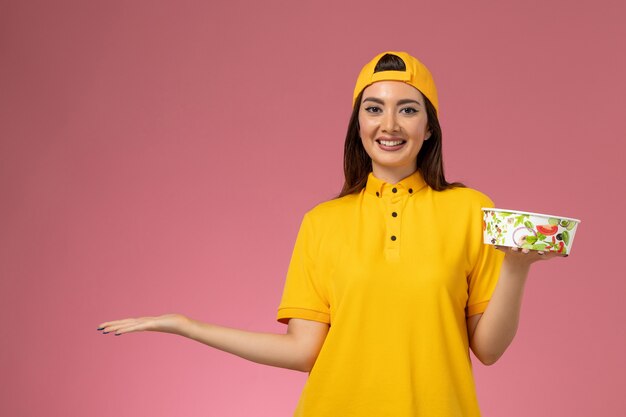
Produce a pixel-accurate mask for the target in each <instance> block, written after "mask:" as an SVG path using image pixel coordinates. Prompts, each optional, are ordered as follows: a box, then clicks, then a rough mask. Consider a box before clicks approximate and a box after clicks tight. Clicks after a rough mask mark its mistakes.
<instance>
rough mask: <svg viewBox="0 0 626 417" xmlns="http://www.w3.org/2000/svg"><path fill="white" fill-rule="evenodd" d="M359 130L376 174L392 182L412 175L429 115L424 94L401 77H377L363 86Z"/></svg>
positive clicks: (425, 136)
mask: <svg viewBox="0 0 626 417" xmlns="http://www.w3.org/2000/svg"><path fill="white" fill-rule="evenodd" d="M359 134H360V136H361V141H362V142H363V147H364V148H365V151H366V152H367V154H368V155H369V156H370V158H372V170H373V172H374V175H375V176H376V177H377V178H380V179H384V180H387V181H393V182H394V183H395V182H397V181H400V180H401V179H403V178H405V177H407V176H409V175H411V174H412V173H413V172H415V169H416V159H417V154H418V152H419V150H420V149H421V147H422V143H423V142H424V140H426V139H428V137H429V136H430V132H428V118H427V116H426V107H425V104H424V97H423V96H422V93H420V92H419V91H418V90H417V89H416V88H414V87H412V86H410V85H409V84H406V83H403V82H401V81H378V82H375V83H374V84H372V85H370V86H368V87H366V88H365V89H364V90H363V95H362V98H361V107H360V108H359Z"/></svg>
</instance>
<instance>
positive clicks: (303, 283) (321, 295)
mask: <svg viewBox="0 0 626 417" xmlns="http://www.w3.org/2000/svg"><path fill="white" fill-rule="evenodd" d="M318 248H319V244H318V242H317V241H316V236H315V230H314V225H313V222H312V220H311V215H310V213H307V214H305V215H304V218H303V219H302V223H301V225H300V230H299V231H298V236H297V238H296V243H295V246H294V249H293V254H292V256H291V261H290V263H289V268H288V270H287V278H286V281H285V287H284V290H283V296H282V300H281V302H280V305H279V307H278V314H277V320H278V321H279V322H281V323H285V324H286V323H288V322H289V319H291V318H299V319H306V320H314V321H319V322H323V323H330V306H329V302H328V297H326V296H325V291H324V290H323V285H322V283H321V282H320V280H321V277H320V276H319V275H320V274H319V271H318V269H319V268H318V264H317V263H316V262H315V260H316V258H317V250H318Z"/></svg>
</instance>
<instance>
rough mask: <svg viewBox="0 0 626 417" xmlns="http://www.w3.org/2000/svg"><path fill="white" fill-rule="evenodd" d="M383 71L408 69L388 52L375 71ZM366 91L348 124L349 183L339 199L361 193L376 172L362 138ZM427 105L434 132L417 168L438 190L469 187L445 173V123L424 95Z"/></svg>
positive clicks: (346, 173)
mask: <svg viewBox="0 0 626 417" xmlns="http://www.w3.org/2000/svg"><path fill="white" fill-rule="evenodd" d="M381 71H406V65H405V64H404V61H402V59H401V58H400V57H398V56H396V55H392V54H386V55H384V56H383V57H382V58H381V59H380V61H378V63H377V64H376V68H375V69H374V72H381ZM362 97H363V91H361V92H360V93H359V95H358V97H357V98H356V101H355V103H354V108H353V109H352V115H351V116H350V122H349V123H348V133H347V134H346V143H345V145H344V152H343V173H344V177H345V182H344V184H343V188H342V189H341V193H339V195H338V196H337V197H336V198H340V197H343V196H345V195H348V194H353V193H358V192H360V191H361V190H362V189H363V188H365V184H366V183H367V176H368V175H369V173H370V172H372V159H371V158H370V157H369V155H368V154H367V152H365V148H363V143H362V142H361V137H360V136H359V108H360V107H361V99H362ZM424 102H425V104H426V115H427V117H428V129H429V130H430V132H431V134H430V137H429V138H428V140H425V141H424V143H423V144H422V148H421V149H420V151H419V153H418V154H417V164H416V165H417V170H418V171H419V172H420V173H421V174H422V176H423V177H424V181H426V184H428V185H429V186H430V188H432V189H433V190H435V191H443V190H446V189H448V188H455V187H465V185H463V184H461V183H460V182H453V183H449V182H448V181H446V178H445V176H444V174H443V157H442V152H441V136H442V134H441V126H439V119H437V111H436V110H435V107H434V106H433V104H432V103H431V102H430V100H429V99H428V98H427V97H426V96H424Z"/></svg>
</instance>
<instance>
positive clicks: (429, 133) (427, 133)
mask: <svg viewBox="0 0 626 417" xmlns="http://www.w3.org/2000/svg"><path fill="white" fill-rule="evenodd" d="M431 134H432V132H431V131H430V130H429V131H428V132H426V136H424V140H428V139H430V135H431Z"/></svg>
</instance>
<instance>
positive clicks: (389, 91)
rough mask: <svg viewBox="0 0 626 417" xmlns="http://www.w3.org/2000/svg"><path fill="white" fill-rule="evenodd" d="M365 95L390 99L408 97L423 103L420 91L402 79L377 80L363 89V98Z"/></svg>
mask: <svg viewBox="0 0 626 417" xmlns="http://www.w3.org/2000/svg"><path fill="white" fill-rule="evenodd" d="M367 97H376V98H379V99H383V100H391V101H393V100H401V99H405V98H409V99H413V100H417V101H418V102H420V103H422V104H423V103H424V96H422V93H420V91H419V90H418V89H417V88H415V87H413V86H412V85H409V84H407V83H404V82H402V81H377V82H375V83H374V84H371V85H369V86H367V87H365V89H364V90H363V99H365V98H367Z"/></svg>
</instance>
